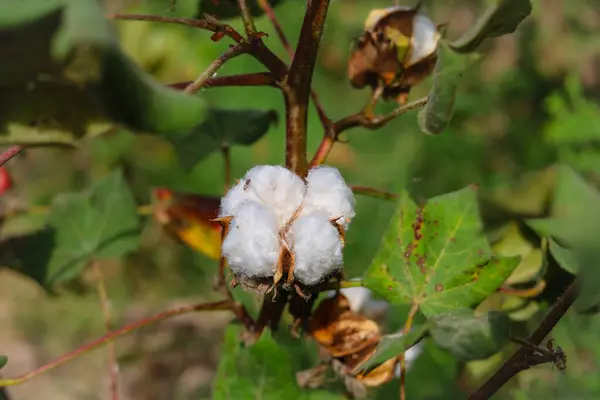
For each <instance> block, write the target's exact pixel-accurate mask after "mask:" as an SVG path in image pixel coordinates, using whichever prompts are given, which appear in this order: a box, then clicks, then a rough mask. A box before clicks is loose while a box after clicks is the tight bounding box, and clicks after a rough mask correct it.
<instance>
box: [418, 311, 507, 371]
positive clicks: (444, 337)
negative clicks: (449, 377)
mask: <svg viewBox="0 0 600 400" xmlns="http://www.w3.org/2000/svg"><path fill="white" fill-rule="evenodd" d="M429 321H430V322H431V324H432V325H431V328H430V331H429V332H430V334H431V337H432V338H433V340H434V341H435V342H436V343H437V344H438V345H439V346H440V347H441V348H443V349H446V350H448V351H449V352H450V353H452V354H453V355H454V356H455V357H457V358H459V359H461V360H463V361H470V360H479V359H484V358H488V357H491V356H493V355H494V354H496V353H497V352H499V351H500V350H501V349H502V346H503V345H504V344H505V343H506V342H507V340H508V336H509V323H510V319H509V318H508V316H507V315H506V314H504V313H501V312H498V311H490V312H489V313H487V314H484V315H478V316H477V315H475V313H474V311H473V310H470V309H458V310H454V311H451V312H449V313H447V314H442V315H437V316H435V317H432V318H431V319H430V320H429Z"/></svg>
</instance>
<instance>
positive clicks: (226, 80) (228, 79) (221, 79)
mask: <svg viewBox="0 0 600 400" xmlns="http://www.w3.org/2000/svg"><path fill="white" fill-rule="evenodd" d="M276 82H277V81H276V80H275V78H274V77H273V75H272V74H271V73H269V72H257V73H253V74H240V75H230V76H217V77H214V78H209V79H207V80H206V82H204V86H202V88H203V89H208V88H212V87H225V86H271V87H277V85H276ZM191 83H192V82H191V81H187V82H177V83H171V84H169V85H168V86H169V87H171V88H173V89H180V90H183V89H185V88H186V87H188V86H189V85H190V84H191Z"/></svg>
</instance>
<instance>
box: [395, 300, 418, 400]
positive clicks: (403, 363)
mask: <svg viewBox="0 0 600 400" xmlns="http://www.w3.org/2000/svg"><path fill="white" fill-rule="evenodd" d="M417 311H419V305H418V304H417V303H413V305H412V306H411V307H410V311H409V312H408V316H407V317H406V322H405V323H404V329H403V331H402V332H403V333H404V335H408V332H410V329H411V328H412V324H413V320H414V319H415V315H417ZM404 354H405V353H402V354H400V356H398V360H399V361H400V400H406V360H405V359H404Z"/></svg>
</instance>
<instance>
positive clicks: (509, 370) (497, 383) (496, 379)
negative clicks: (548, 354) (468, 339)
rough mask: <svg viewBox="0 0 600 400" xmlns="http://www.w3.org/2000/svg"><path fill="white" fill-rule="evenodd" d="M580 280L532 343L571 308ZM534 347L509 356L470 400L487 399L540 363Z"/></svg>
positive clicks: (539, 328)
mask: <svg viewBox="0 0 600 400" xmlns="http://www.w3.org/2000/svg"><path fill="white" fill-rule="evenodd" d="M577 285H578V282H577V280H575V282H573V283H571V284H570V285H569V287H568V288H567V290H566V291H565V292H564V293H563V295H562V296H561V297H560V298H559V299H558V300H557V301H556V303H554V304H553V305H552V307H551V308H550V310H549V311H548V313H547V314H546V316H545V317H544V319H543V320H542V321H541V322H540V324H539V325H538V327H537V328H536V330H535V331H533V333H532V334H531V335H530V336H529V338H528V339H527V342H528V343H531V344H532V345H535V346H537V345H539V344H540V343H541V342H542V341H543V340H544V338H545V337H546V336H548V334H549V333H550V332H551V331H552V329H553V328H554V327H555V326H556V324H557V323H558V321H560V319H561V318H562V317H563V316H564V315H565V313H566V312H567V311H568V310H569V308H570V307H571V306H572V305H573V303H574V302H575V300H576V299H577ZM531 354H532V349H531V348H530V347H529V346H523V347H521V348H520V349H519V350H517V352H516V353H515V354H514V355H513V356H512V357H511V358H509V359H508V360H507V361H506V362H505V363H504V364H503V365H502V367H500V369H499V370H498V371H496V373H495V374H494V375H492V376H491V377H490V378H489V379H488V380H487V381H486V382H485V383H484V384H483V385H482V386H481V387H480V388H479V389H478V390H477V391H476V392H475V393H473V394H472V395H471V397H469V400H487V399H489V398H490V397H492V395H494V393H496V392H497V391H498V389H500V388H501V387H502V386H503V385H504V384H505V383H506V382H508V381H509V380H510V378H512V377H513V376H515V375H517V374H518V373H519V372H521V371H524V370H526V369H528V368H529V367H531V366H533V365H537V364H538V363H535V362H531V361H530V360H531V358H532V357H531Z"/></svg>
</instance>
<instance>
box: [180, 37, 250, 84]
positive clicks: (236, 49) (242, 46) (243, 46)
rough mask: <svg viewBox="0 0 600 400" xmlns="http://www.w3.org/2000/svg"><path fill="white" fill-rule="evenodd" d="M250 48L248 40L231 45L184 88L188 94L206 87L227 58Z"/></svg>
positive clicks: (245, 51)
mask: <svg viewBox="0 0 600 400" xmlns="http://www.w3.org/2000/svg"><path fill="white" fill-rule="evenodd" d="M250 48H251V46H250V43H248V42H244V43H239V44H237V45H235V46H232V47H230V48H229V49H227V51H226V52H224V53H223V54H221V55H220V56H219V58H217V59H216V60H214V61H213V62H212V63H211V64H210V65H209V66H208V68H206V70H204V72H202V73H201V74H200V76H198V78H197V79H196V80H195V81H194V82H192V83H190V84H189V85H188V86H187V87H186V88H185V89H184V91H185V92H186V93H188V94H194V93H196V92H197V91H198V90H200V89H201V88H202V87H204V85H205V84H206V82H207V81H208V80H209V79H210V78H211V77H212V76H213V75H214V74H215V72H217V70H218V69H219V68H221V66H222V65H223V64H225V62H226V61H227V60H230V59H232V58H233V57H236V56H239V55H240V54H244V53H247V52H248V51H249V50H250Z"/></svg>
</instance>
